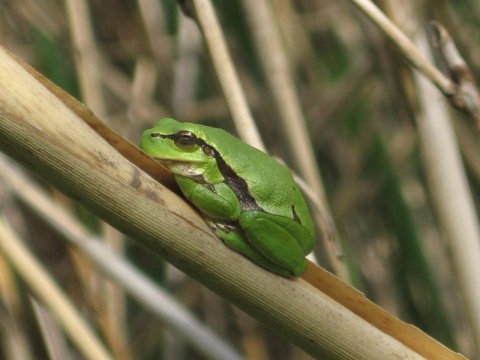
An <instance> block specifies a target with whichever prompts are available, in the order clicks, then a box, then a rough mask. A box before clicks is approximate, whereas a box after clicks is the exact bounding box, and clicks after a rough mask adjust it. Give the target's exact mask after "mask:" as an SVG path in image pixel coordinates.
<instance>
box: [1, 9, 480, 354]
mask: <svg viewBox="0 0 480 360" xmlns="http://www.w3.org/2000/svg"><path fill="white" fill-rule="evenodd" d="M182 3H183V2H182ZM184 3H186V9H187V10H191V7H190V6H191V4H190V2H188V1H187V2H184ZM250 3H251V2H249V1H242V0H232V1H216V2H214V5H215V10H216V13H217V15H218V17H219V20H220V23H221V27H222V29H223V31H224V36H225V38H226V40H227V43H228V48H229V51H230V52H231V55H232V58H233V61H234V65H235V68H236V70H237V71H238V74H239V78H240V82H241V84H242V86H243V89H244V91H245V94H246V96H247V100H248V104H249V106H250V109H251V112H252V114H253V117H254V119H255V123H256V125H257V126H258V129H259V132H260V134H261V136H262V139H263V141H264V142H265V144H266V148H267V149H268V152H269V153H270V154H272V155H275V156H277V157H279V158H281V159H283V160H284V161H285V162H286V163H287V164H288V165H289V166H290V167H291V168H292V169H293V170H294V171H298V172H299V173H300V174H302V171H303V170H302V166H305V164H303V163H301V162H302V161H301V160H300V161H299V159H298V157H297V156H295V154H294V152H295V151H294V150H292V146H293V147H295V146H298V147H302V146H303V145H304V142H308V141H311V144H312V148H313V151H314V155H315V159H316V164H311V163H307V164H306V165H307V167H311V168H315V166H318V168H319V169H320V172H321V174H322V182H323V185H324V188H325V193H326V198H327V203H328V207H329V208H330V209H331V217H332V219H333V222H334V224H335V227H336V230H337V232H338V239H339V241H340V242H341V245H339V244H337V245H334V248H335V250H334V252H335V253H336V254H337V255H338V257H339V258H338V259H340V260H341V262H342V263H343V264H344V265H346V267H347V268H348V274H349V275H348V276H347V277H346V278H345V279H346V280H348V281H350V282H351V283H353V284H354V285H355V286H356V287H357V288H359V289H360V290H361V291H362V292H364V293H365V294H366V296H367V297H368V298H370V299H371V300H373V301H374V302H375V303H377V304H379V305H380V306H382V307H383V308H385V309H386V310H388V311H389V312H391V313H393V314H396V315H397V316H398V317H400V318H401V319H403V320H405V321H407V322H409V323H412V324H414V325H416V326H418V327H420V328H421V329H423V330H424V331H425V332H427V333H429V334H431V335H432V336H433V337H435V338H436V339H438V340H439V341H441V342H442V343H444V344H445V345H447V346H449V347H451V348H453V349H456V350H457V351H460V352H462V353H463V354H465V355H467V356H470V357H472V358H473V357H475V356H478V352H476V351H478V349H477V350H476V349H475V329H474V328H475V324H474V325H473V327H472V324H471V321H469V320H471V319H472V318H471V315H470V313H469V312H466V311H464V309H465V306H464V301H465V297H467V298H468V295H465V287H462V285H461V284H462V281H463V280H462V278H461V276H462V272H458V266H457V265H458V261H459V260H458V257H456V256H455V255H453V256H452V255H451V251H450V250H451V245H449V244H451V243H450V241H452V233H451V232H449V231H445V225H444V224H443V223H442V216H439V209H438V197H439V196H440V197H442V196H443V194H440V195H439V194H438V193H436V194H435V193H433V192H434V191H436V190H437V189H438V188H437V187H435V186H432V183H431V175H429V170H428V169H429V166H431V164H430V163H429V161H431V160H432V159H431V158H429V157H428V156H425V153H424V152H422V147H425V146H427V145H425V142H424V135H422V133H421V131H422V130H421V129H420V132H419V128H420V127H421V126H422V125H419V119H421V118H422V116H423V115H422V113H423V112H427V113H428V111H426V110H424V107H425V106H426V105H425V101H424V99H425V97H427V99H429V100H430V101H427V104H429V106H433V107H436V108H437V109H438V108H440V111H441V113H442V114H443V116H446V117H447V118H448V121H451V122H452V124H453V125H454V127H455V130H456V136H457V141H458V143H459V144H460V146H459V149H460V150H461V154H462V159H463V160H464V161H463V164H464V165H465V169H466V174H467V176H468V184H469V186H470V189H471V193H469V196H470V198H469V199H470V200H471V201H472V202H473V204H477V203H478V200H479V195H480V193H479V190H480V187H479V176H480V169H479V167H478V160H477V159H478V158H480V152H479V151H480V149H479V147H478V145H477V143H478V141H477V139H478V138H477V134H476V133H475V129H474V126H473V125H471V124H470V122H469V121H466V120H468V117H467V116H466V115H465V114H463V113H460V112H458V111H457V110H453V108H451V107H442V106H443V104H442V100H439V98H438V97H429V95H428V94H427V95H426V94H425V93H423V94H422V93H421V92H422V87H421V86H420V85H419V83H418V82H419V80H418V78H416V76H418V75H415V73H414V72H413V71H412V69H411V68H410V66H409V65H408V63H407V62H406V61H405V58H404V56H403V55H402V54H401V53H400V52H399V51H398V50H397V48H396V47H395V46H394V45H393V44H392V43H391V42H390V41H389V40H388V39H386V37H385V36H384V34H383V33H382V32H381V31H379V30H378V29H377V28H376V27H375V26H374V25H373V24H372V23H371V21H370V19H369V18H368V17H366V16H365V15H364V14H363V13H361V11H359V10H358V8H357V7H356V6H355V5H354V4H353V2H351V1H348V0H343V1H329V0H313V1H312V0H310V1H290V0H274V1H271V6H272V9H273V14H274V20H275V22H276V24H278V25H279V26H278V28H279V29H280V34H281V39H282V46H283V50H284V53H283V54H284V55H286V57H285V58H286V61H287V66H288V70H289V73H290V74H291V75H292V79H293V80H294V89H295V97H296V99H298V101H299V104H300V107H301V110H302V113H303V116H304V119H305V123H306V127H307V129H308V135H309V139H308V140H307V139H303V140H298V138H296V139H295V141H297V143H295V142H293V144H292V141H291V140H290V141H289V137H290V136H291V133H290V131H289V130H288V128H287V127H286V126H285V124H284V122H282V121H281V120H279V119H280V118H281V117H282V115H283V116H284V115H285V113H284V112H283V111H284V110H283V109H282V105H281V102H279V100H278V98H277V97H276V95H275V82H274V80H275V79H273V80H272V78H271V77H272V75H271V74H269V69H270V68H269V66H270V65H271V63H268V61H266V60H265V56H267V55H268V54H267V55H265V52H264V51H262V47H264V49H266V50H267V53H268V51H269V50H271V48H270V47H269V46H271V43H269V42H268V38H267V41H266V42H264V43H262V41H265V39H264V40H262V39H261V38H260V40H258V39H259V35H258V34H259V31H261V29H262V26H267V25H266V24H265V23H263V22H260V23H256V24H255V23H254V22H252V21H251V20H252V15H251V13H249V11H256V9H255V7H253V8H252V6H254V5H251V4H250ZM253 3H255V2H253ZM377 4H378V5H379V6H380V7H381V8H382V9H383V10H384V12H385V13H386V14H387V16H389V17H390V18H391V19H392V20H393V21H394V22H396V23H397V24H398V25H399V26H400V27H401V28H402V29H403V30H404V31H405V33H406V34H407V36H408V37H410V38H412V39H414V40H415V43H416V44H417V45H418V47H419V48H420V49H421V50H422V51H423V52H424V53H425V51H428V46H426V47H425V48H422V42H421V39H423V38H431V36H432V30H431V28H429V27H428V24H429V22H430V21H431V20H436V21H438V22H439V23H441V24H443V26H445V28H446V29H448V31H449V32H450V34H451V35H452V37H453V38H454V40H455V43H456V44H457V46H458V47H459V49H460V51H461V53H462V55H463V56H464V58H465V59H466V60H467V62H468V64H469V65H470V67H471V69H472V70H473V72H474V73H476V72H477V69H479V68H480V64H479V61H480V60H479V59H480V56H478V51H479V49H480V48H479V47H478V34H479V31H480V25H479V24H480V22H479V21H478V19H480V5H479V4H477V2H475V1H464V2H461V3H460V2H455V1H427V0H425V1H402V2H399V1H394V0H391V1H388V0H383V1H378V2H377ZM259 28H260V30H259ZM0 34H1V35H2V36H1V40H0V43H1V45H3V46H5V47H6V48H8V49H9V50H10V51H12V52H13V53H14V54H16V55H17V56H19V57H20V58H22V59H24V60H25V61H26V62H27V63H29V64H30V65H32V66H33V67H34V68H36V69H37V70H39V71H40V72H41V73H42V74H44V75H46V76H47V77H48V78H49V79H51V80H52V81H53V82H55V83H56V84H57V85H59V86H61V87H62V88H63V89H64V90H66V91H67V92H68V93H70V94H72V95H74V96H75V97H77V98H79V99H81V100H82V101H83V102H85V104H86V105H87V106H88V107H89V108H91V109H92V110H93V111H94V112H95V114H96V115H98V116H99V117H100V118H101V119H102V120H104V121H105V122H106V123H108V124H109V126H111V127H112V128H113V129H115V130H116V131H117V132H119V133H120V134H121V135H122V136H124V137H126V138H127V139H129V140H131V141H132V142H133V143H137V141H138V138H139V135H140V133H141V131H143V130H144V129H145V128H147V127H149V125H150V124H151V123H152V122H153V121H154V120H155V119H158V118H161V117H166V116H168V117H175V118H177V119H180V120H182V121H190V122H201V123H204V124H208V125H212V126H218V127H222V128H224V129H227V130H229V131H231V132H236V131H239V130H238V126H237V127H235V126H234V125H233V123H232V121H231V118H232V115H231V107H229V106H228V105H227V104H226V102H225V100H224V96H223V94H222V91H221V88H220V86H219V83H218V81H217V75H218V69H217V68H216V67H214V66H212V62H211V61H210V56H209V51H207V46H206V45H205V43H204V41H203V40H202V35H201V34H200V32H199V31H198V27H197V26H196V25H195V22H194V21H193V20H192V19H191V18H188V17H185V16H184V15H183V14H182V12H181V11H180V9H179V7H178V5H177V3H176V2H175V1H173V0H161V1H158V0H139V1H136V2H132V1H124V0H116V1H113V0H103V1H97V0H91V1H84V0H70V1H69V0H65V1H59V0H56V1H55V0H42V1H33V0H16V1H7V0H0ZM259 44H260V45H259ZM426 49H427V50H426ZM433 53H434V54H435V56H436V57H435V62H436V64H437V66H438V67H439V68H440V69H441V70H442V71H444V72H445V73H447V69H446V68H445V64H444V63H443V62H442V59H441V58H440V57H439V56H438V53H435V51H433ZM268 64H270V65H268ZM273 76H274V77H275V75H273ZM272 84H273V85H272ZM277 87H278V85H277ZM277 90H278V88H277ZM280 90H284V89H283V88H280ZM287 120H288V119H287ZM299 141H300V142H301V143H299ZM443 156H445V155H443V154H442V153H438V154H436V157H437V160H438V159H440V160H442V159H443ZM2 161H3V160H2ZM259 171H261V169H259ZM453 171H456V169H452V172H453ZM2 181H3V180H2V177H1V175H0V211H1V212H2V213H5V215H6V217H7V218H8V219H9V221H10V223H11V224H12V227H13V229H14V230H15V231H16V232H17V233H18V234H19V235H20V236H22V237H23V238H24V239H25V241H26V242H27V243H28V246H29V247H30V248H31V249H32V250H33V252H34V253H35V254H36V256H37V257H38V258H39V259H40V260H41V262H42V263H43V264H44V265H45V266H46V267H47V268H48V269H49V270H50V271H51V272H52V273H53V274H54V276H55V278H56V280H57V281H58V282H59V283H60V284H62V287H64V289H65V290H66V292H67V293H68V294H69V296H70V297H71V298H72V299H73V301H74V303H75V304H76V305H77V307H78V308H79V309H81V310H82V315H83V316H84V317H86V318H88V319H89V321H90V323H91V324H93V325H94V326H95V327H96V329H97V331H98V333H99V334H100V336H101V337H102V338H103V339H104V340H105V342H106V343H107V344H108V345H109V347H110V348H111V349H112V352H113V353H114V354H115V357H116V358H119V359H150V358H151V359H158V358H160V357H161V358H166V359H167V358H174V359H180V358H188V359H193V358H202V356H203V355H201V354H199V353H198V352H197V350H195V349H194V348H192V347H191V346H190V345H189V343H188V342H185V341H184V340H182V338H181V337H178V336H176V335H175V334H172V333H171V332H170V331H169V328H168V327H167V326H164V324H163V323H162V321H159V320H158V319H156V318H154V317H152V316H151V315H150V313H149V312H148V311H147V310H145V309H144V308H143V307H142V306H140V305H138V303H137V302H135V301H134V300H132V299H131V298H130V297H129V296H128V295H125V294H124V292H123V291H122V290H121V289H120V288H117V287H115V286H114V285H113V284H111V283H110V282H109V281H108V280H106V279H104V278H103V276H102V275H100V274H99V273H98V271H97V270H96V268H95V267H93V266H92V265H91V264H90V263H89V262H88V261H86V260H85V259H84V258H83V257H82V255H81V254H79V253H78V252H74V251H71V250H69V248H68V246H66V245H65V243H64V242H63V241H62V236H60V235H58V233H57V232H55V231H54V230H52V228H51V227H50V226H49V225H47V224H46V223H45V222H44V221H43V220H42V219H41V217H39V216H38V215H37V214H36V213H34V212H32V210H31V209H30V208H29V206H27V205H25V204H24V203H23V202H19V201H18V200H17V199H16V197H15V196H14V194H12V193H10V192H9V191H8V188H7V187H6V186H2ZM42 186H45V187H46V185H44V184H42ZM48 191H50V192H51V194H52V197H53V198H54V199H55V200H56V201H57V202H58V204H61V205H62V206H63V207H64V209H65V211H68V212H70V213H72V214H74V216H76V217H77V218H78V219H79V220H81V221H82V222H83V223H84V224H85V225H86V226H88V227H89V229H90V231H91V232H92V233H94V234H96V235H97V236H99V237H102V238H104V240H105V242H106V243H108V244H109V245H110V246H111V247H113V248H115V249H116V251H119V252H123V253H124V254H125V256H126V257H128V258H129V260H130V261H131V263H133V264H135V266H137V267H138V268H140V269H142V271H144V272H145V273H147V274H148V275H149V276H150V277H151V278H152V279H153V280H154V281H155V282H157V283H158V284H160V285H161V286H162V287H164V288H166V289H168V291H169V292H170V293H171V294H173V295H174V296H175V298H176V300H177V301H178V302H179V303H181V304H183V305H185V306H186V307H188V308H189V309H190V310H191V311H192V312H193V313H195V314H196V315H197V316H198V317H199V318H200V319H201V320H202V321H203V322H204V323H205V324H207V325H208V327H210V328H211V329H213V330H214V331H215V332H216V333H218V334H220V335H221V336H222V337H223V338H224V339H225V341H226V342H227V343H229V344H231V345H232V346H233V347H235V348H237V349H238V350H239V352H242V353H244V354H245V355H246V357H248V358H249V359H268V358H272V359H301V358H309V356H308V355H306V354H304V353H303V352H302V351H301V350H299V349H297V348H295V347H294V346H293V345H291V344H289V343H288V342H286V341H284V339H282V338H280V337H278V336H277V335H275V334H274V333H273V332H271V331H270V330H268V329H266V328H264V327H263V326H262V325H261V324H259V323H257V322H256V321H255V320H253V319H251V318H250V317H249V316H247V315H245V314H244V313H242V312H240V311H239V310H237V309H236V308H234V307H232V306H231V305H229V304H228V303H226V302H224V301H223V300H222V299H221V298H219V297H218V296H216V295H214V294H212V293H211V292H210V291H209V290H207V289H206V288H204V287H201V286H200V285H198V284H197V283H195V282H194V281H193V280H191V279H189V278H188V277H185V276H184V275H183V274H182V273H180V272H179V271H177V270H175V269H174V268H172V267H170V266H168V264H165V263H163V262H162V261H161V260H160V259H159V258H157V257H155V256H153V255H151V254H150V253H149V252H148V251H146V250H144V249H143V248H140V247H138V245H136V244H135V243H133V242H130V241H128V240H127V241H124V239H123V238H122V235H121V234H118V233H116V232H114V231H113V230H112V229H110V228H109V227H107V226H105V225H104V224H102V223H101V222H100V221H98V220H97V219H96V218H94V217H92V216H91V215H90V214H89V213H87V212H86V211H84V210H83V209H82V208H80V207H78V206H77V205H75V204H74V203H73V202H71V201H70V200H69V199H67V198H65V197H63V196H62V195H61V194H60V193H58V192H56V191H55V190H54V189H48ZM446 195H447V194H445V196H446ZM456 215H459V216H460V214H455V213H453V215H452V214H451V215H449V216H452V217H453V218H452V220H453V221H455V216H456ZM458 220H459V222H461V221H462V219H458ZM317 221H319V222H321V221H320V220H319V219H318V218H317ZM477 240H479V239H478V238H477ZM331 247H332V244H331V243H328V242H327V243H323V244H322V243H321V242H319V245H318V249H317V257H318V259H319V262H320V264H321V265H323V266H325V267H327V268H328V269H330V270H332V271H335V269H336V266H335V264H333V263H332V258H331V257H328V256H326V255H325V254H326V253H328V249H330V248H331ZM340 248H341V250H340ZM473 250H474V249H473ZM452 258H453V259H452ZM338 259H337V260H336V261H339V260H338ZM467 286H468V285H467ZM0 289H1V290H2V292H1V293H0V295H1V297H0V304H1V307H0V308H1V311H0V324H1V326H2V330H3V333H4V334H7V333H11V334H10V335H12V336H14V338H15V339H16V340H14V342H13V343H17V344H19V343H21V344H22V345H21V346H22V347H23V351H25V354H26V355H25V356H27V357H25V358H28V357H30V358H46V356H47V351H48V350H47V347H46V345H45V342H44V340H43V339H42V337H40V336H39V335H38V334H39V332H41V331H45V329H43V330H41V326H40V325H39V322H40V320H39V315H38V312H37V311H36V310H35V306H33V305H32V302H31V299H30V298H29V293H28V291H27V289H26V288H25V286H24V285H23V283H22V281H19V279H18V278H17V277H15V275H14V273H13V272H12V270H11V269H10V268H9V265H8V263H6V262H4V261H2V258H1V257H0ZM467 308H468V306H467ZM473 319H475V318H474V317H473ZM473 321H475V320H473ZM477 326H478V325H477ZM12 327H13V328H14V329H15V332H12V331H11V329H12ZM472 328H473V330H472ZM49 336H53V335H51V334H50V335H49ZM2 339H3V340H2V342H1V349H0V357H1V358H8V356H12V355H11V354H13V353H14V352H13V351H12V349H11V347H12V345H11V344H12V343H10V342H9V341H8V339H7V337H6V336H2ZM18 339H23V340H22V342H18V341H19V340H18ZM67 348H70V347H69V346H67ZM69 351H72V352H73V351H75V350H73V349H72V348H70V350H69ZM40 355H41V356H40ZM11 358H13V357H11Z"/></svg>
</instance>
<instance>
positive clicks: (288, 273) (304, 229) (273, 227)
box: [140, 118, 315, 277]
mask: <svg viewBox="0 0 480 360" xmlns="http://www.w3.org/2000/svg"><path fill="white" fill-rule="evenodd" d="M140 148H141V149H142V150H144V151H145V152H146V153H147V154H149V155H150V156H152V157H153V158H155V159H156V160H157V161H159V162H160V163H161V164H163V165H164V166H165V167H167V168H168V169H169V170H170V171H171V172H172V173H173V175H174V177H175V180H176V182H177V184H178V185H179V187H180V189H181V191H182V192H183V194H184V195H185V197H186V198H187V199H188V200H189V201H190V202H191V203H192V204H193V205H195V206H196V207H197V209H198V210H199V211H200V212H201V214H202V215H203V217H204V219H205V221H206V222H207V223H208V224H209V226H210V227H211V228H212V230H213V231H214V232H215V234H216V235H217V237H218V238H220V239H221V240H222V241H223V242H224V243H225V245H227V246H228V247H230V248H231V249H233V250H235V251H237V252H239V253H240V254H242V255H244V256H246V257H247V258H249V259H250V260H252V261H253V262H255V263H256V264H258V265H260V266H262V267H264V268H266V269H268V270H270V271H272V272H274V273H277V274H279V275H282V276H284V277H292V276H294V277H296V276H300V275H302V274H303V273H304V272H305V270H306V267H307V261H306V259H305V256H306V255H307V254H309V253H310V252H311V251H312V248H313V243H314V236H315V235H314V225H313V221H312V218H311V217H310V214H309V212H308V208H307V205H306V203H305V200H304V198H303V196H302V194H301V192H300V189H299V188H298V186H297V184H296V183H295V181H294V180H293V177H292V175H291V173H290V171H289V170H288V169H287V168H286V167H285V166H283V165H282V164H280V163H279V162H277V161H276V160H274V159H273V158H271V157H270V156H268V155H267V154H265V153H263V152H262V151H260V150H257V149H256V148H254V147H252V146H250V145H247V144H245V143H244V142H242V141H241V140H239V139H238V138H236V137H234V136H233V135H231V134H229V133H228V132H226V131H224V130H221V129H216V128H212V127H209V126H204V125H198V124H192V123H181V122H178V121H176V120H174V119H170V118H166V119H161V120H159V121H157V122H156V123H155V124H154V127H153V128H151V129H149V130H146V131H145V132H144V133H143V135H142V137H141V140H140Z"/></svg>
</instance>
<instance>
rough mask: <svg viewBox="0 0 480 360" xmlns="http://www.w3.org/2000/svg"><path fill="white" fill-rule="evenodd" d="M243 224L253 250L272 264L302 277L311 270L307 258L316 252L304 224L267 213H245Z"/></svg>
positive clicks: (241, 222) (242, 219) (242, 226)
mask: <svg viewBox="0 0 480 360" xmlns="http://www.w3.org/2000/svg"><path fill="white" fill-rule="evenodd" d="M239 224H240V226H241V228H242V230H243V231H244V232H245V236H246V240H247V242H248V243H249V245H250V246H251V247H253V248H254V249H255V250H256V251H257V252H258V253H260V254H261V255H263V257H264V258H266V259H268V261H270V262H272V263H274V264H276V265H278V266H280V267H281V268H283V269H286V270H287V271H289V272H290V274H291V275H293V276H300V275H301V274H303V273H304V272H305V270H306V268H307V261H306V260H305V256H306V255H307V254H309V253H310V252H311V251H312V247H311V245H309V246H307V245H306V244H313V241H312V240H313V239H312V235H311V234H310V233H309V232H308V230H307V229H306V228H305V227H304V226H302V225H301V224H300V223H298V222H297V221H295V220H293V219H289V218H287V217H284V216H279V215H274V214H269V213H266V212H263V211H245V212H243V213H242V214H241V215H240V218H239Z"/></svg>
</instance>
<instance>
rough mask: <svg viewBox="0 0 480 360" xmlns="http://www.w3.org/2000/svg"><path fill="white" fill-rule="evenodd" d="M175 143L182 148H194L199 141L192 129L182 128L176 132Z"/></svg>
mask: <svg viewBox="0 0 480 360" xmlns="http://www.w3.org/2000/svg"><path fill="white" fill-rule="evenodd" d="M174 141H175V145H176V146H177V147H179V148H180V149H184V150H189V149H193V148H194V147H195V145H196V143H197V137H196V136H195V134H194V133H192V132H191V131H186V130H182V131H179V132H177V133H176V134H175V138H174Z"/></svg>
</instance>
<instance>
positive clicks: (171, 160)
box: [139, 118, 216, 177]
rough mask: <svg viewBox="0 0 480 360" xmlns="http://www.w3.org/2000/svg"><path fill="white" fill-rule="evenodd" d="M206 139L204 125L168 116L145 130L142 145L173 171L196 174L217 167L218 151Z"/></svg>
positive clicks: (142, 147) (180, 173) (175, 172)
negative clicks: (216, 155)
mask: <svg viewBox="0 0 480 360" xmlns="http://www.w3.org/2000/svg"><path fill="white" fill-rule="evenodd" d="M205 139H208V136H207V134H205V133H204V131H203V130H202V126H199V125H196V124H191V123H181V122H178V121H176V120H174V119H169V118H166V119H161V120H159V121H157V122H156V123H155V124H154V126H153V128H151V129H148V130H145V131H144V132H143V134H142V137H141V139H140V145H139V146H140V148H141V149H142V150H143V151H145V152H146V153H147V154H149V155H150V156H151V157H153V158H154V159H156V160H157V161H158V162H160V163H161V164H162V165H164V166H165V167H167V168H168V169H169V170H170V171H171V172H172V173H174V174H177V175H183V176H188V177H195V176H198V175H203V174H204V173H205V172H206V171H208V170H210V171H211V170H213V169H212V167H214V168H216V159H215V150H214V149H213V148H212V147H211V146H209V144H207V141H206V140H205Z"/></svg>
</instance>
